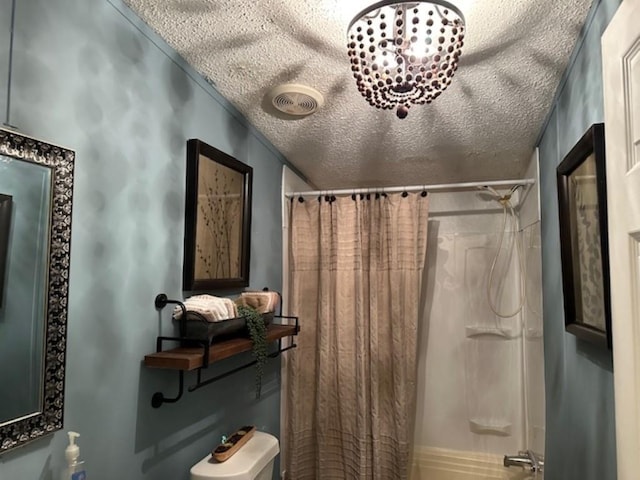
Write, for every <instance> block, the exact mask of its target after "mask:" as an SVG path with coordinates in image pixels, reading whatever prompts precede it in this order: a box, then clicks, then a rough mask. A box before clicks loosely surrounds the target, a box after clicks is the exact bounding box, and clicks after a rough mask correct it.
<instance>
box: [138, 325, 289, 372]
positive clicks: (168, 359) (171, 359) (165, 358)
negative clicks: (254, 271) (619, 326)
mask: <svg viewBox="0 0 640 480" xmlns="http://www.w3.org/2000/svg"><path fill="white" fill-rule="evenodd" d="M297 333H298V332H297V327H296V326H295V325H273V324H272V325H269V326H268V327H267V341H268V342H275V341H276V340H279V339H281V338H284V337H289V336H292V335H296V334H297ZM251 348H252V342H251V339H249V338H232V339H230V340H225V341H222V342H220V343H215V342H214V343H213V344H212V345H211V347H210V349H209V364H211V363H213V362H216V361H218V360H223V359H225V358H229V357H232V356H233V355H235V354H237V353H241V352H247V351H249V350H251ZM203 359H204V352H203V350H202V348H198V347H194V348H182V347H181V348H173V349H171V350H165V351H163V352H157V353H151V354H149V355H145V357H144V364H145V365H146V366H147V367H152V368H166V369H171V370H195V369H197V368H200V367H202V365H203Z"/></svg>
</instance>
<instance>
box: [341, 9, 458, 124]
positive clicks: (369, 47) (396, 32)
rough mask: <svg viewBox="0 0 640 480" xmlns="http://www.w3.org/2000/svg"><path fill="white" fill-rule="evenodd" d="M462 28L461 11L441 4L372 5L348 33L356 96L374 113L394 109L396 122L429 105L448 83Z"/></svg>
mask: <svg viewBox="0 0 640 480" xmlns="http://www.w3.org/2000/svg"><path fill="white" fill-rule="evenodd" d="M464 28H465V24H464V17H463V16H462V13H461V12H460V10H458V8H456V7H455V6H454V5H451V4H450V3H448V2H445V1H440V0H432V1H414V2H398V1H389V0H387V1H382V2H377V3H375V4H373V5H371V6H370V7H369V8H367V9H365V10H363V11H362V12H360V13H359V14H358V15H356V16H355V18H354V19H353V20H352V21H351V23H350V24H349V29H348V32H347V36H348V49H349V57H350V59H351V70H352V71H353V76H354V77H355V79H356V83H357V85H358V90H359V91H360V93H362V95H363V96H364V97H365V98H366V99H367V101H368V102H369V103H370V104H371V105H373V106H374V107H376V108H382V109H393V108H396V109H397V110H396V113H397V115H398V117H399V118H405V117H406V116H407V114H408V112H409V107H410V106H411V104H424V103H431V101H433V100H434V99H436V98H437V97H438V96H439V95H440V94H441V93H442V92H443V91H444V90H445V89H446V88H447V87H448V86H449V84H450V83H451V79H452V78H453V74H454V72H455V71H456V68H457V67H458V59H459V58H460V54H461V51H462V46H463V39H464Z"/></svg>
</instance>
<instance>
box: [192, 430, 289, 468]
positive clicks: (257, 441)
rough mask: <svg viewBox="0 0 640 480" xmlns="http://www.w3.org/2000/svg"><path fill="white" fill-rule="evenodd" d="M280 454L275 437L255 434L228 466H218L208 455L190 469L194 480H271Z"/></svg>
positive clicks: (229, 461) (224, 463) (223, 463)
mask: <svg viewBox="0 0 640 480" xmlns="http://www.w3.org/2000/svg"><path fill="white" fill-rule="evenodd" d="M279 452H280V447H279V446H278V439H277V438H276V437H274V436H273V435H269V434H268V433H264V432H257V431H256V432H255V433H254V434H253V437H251V438H250V439H249V440H248V441H247V443H245V444H244V445H243V446H242V447H240V450H238V451H237V452H236V453H235V455H233V456H232V457H231V458H229V460H227V461H226V462H222V463H218V462H217V461H216V460H215V459H214V458H213V457H212V456H211V455H207V456H206V457H205V458H203V459H202V460H200V461H199V462H198V463H196V464H195V465H194V466H193V467H191V480H271V479H272V478H273V464H274V460H275V458H276V455H278V453H279Z"/></svg>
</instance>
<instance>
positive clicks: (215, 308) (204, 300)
mask: <svg viewBox="0 0 640 480" xmlns="http://www.w3.org/2000/svg"><path fill="white" fill-rule="evenodd" d="M184 306H185V307H186V309H187V318H188V317H189V312H196V313H199V314H200V315H202V316H203V317H204V318H205V319H206V320H207V321H208V322H219V321H221V320H228V319H229V318H236V317H237V316H238V310H237V308H236V304H235V303H234V301H233V300H231V299H230V298H223V297H214V296H213V295H194V296H192V297H189V298H187V299H186V300H185V301H184ZM180 317H182V309H181V308H180V307H179V306H176V308H174V309H173V318H174V319H176V320H179V319H180Z"/></svg>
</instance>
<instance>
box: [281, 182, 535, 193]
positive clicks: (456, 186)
mask: <svg viewBox="0 0 640 480" xmlns="http://www.w3.org/2000/svg"><path fill="white" fill-rule="evenodd" d="M534 183H536V180H535V179H534V178H523V179H521V180H493V181H490V182H467V183H441V184H439V185H412V186H407V187H379V188H375V187H374V188H353V189H343V190H310V191H306V192H288V193H285V197H287V198H289V197H310V196H314V195H350V194H356V193H394V192H423V191H427V192H435V191H438V190H464V189H472V188H482V187H513V186H515V185H519V186H525V185H533V184H534Z"/></svg>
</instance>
